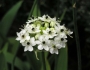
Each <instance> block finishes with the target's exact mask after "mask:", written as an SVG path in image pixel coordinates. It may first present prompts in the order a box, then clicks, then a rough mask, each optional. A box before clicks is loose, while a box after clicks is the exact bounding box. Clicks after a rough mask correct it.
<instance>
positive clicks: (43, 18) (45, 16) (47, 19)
mask: <svg viewBox="0 0 90 70" xmlns="http://www.w3.org/2000/svg"><path fill="white" fill-rule="evenodd" d="M38 19H40V20H42V21H46V22H50V21H51V17H49V16H48V15H43V16H42V17H38Z"/></svg>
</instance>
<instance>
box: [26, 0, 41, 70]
mask: <svg viewBox="0 0 90 70" xmlns="http://www.w3.org/2000/svg"><path fill="white" fill-rule="evenodd" d="M32 15H33V16H41V13H40V9H39V7H38V2H37V0H35V1H34V4H33V6H32V9H31V11H30V14H29V17H30V16H32ZM26 56H27V59H28V61H29V63H30V65H31V67H32V69H33V70H40V69H41V60H42V58H41V53H38V58H39V60H37V59H36V56H35V53H34V52H26Z"/></svg>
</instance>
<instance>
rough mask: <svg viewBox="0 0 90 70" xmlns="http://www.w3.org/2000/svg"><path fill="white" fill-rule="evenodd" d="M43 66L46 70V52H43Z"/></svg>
mask: <svg viewBox="0 0 90 70" xmlns="http://www.w3.org/2000/svg"><path fill="white" fill-rule="evenodd" d="M42 64H43V70H46V63H45V53H44V52H42Z"/></svg>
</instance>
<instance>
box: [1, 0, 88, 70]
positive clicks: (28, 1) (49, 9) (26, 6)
mask: <svg viewBox="0 0 90 70" xmlns="http://www.w3.org/2000/svg"><path fill="white" fill-rule="evenodd" d="M18 1H19V0H0V20H1V19H2V17H3V16H4V15H5V13H6V12H7V11H8V10H9V9H10V8H11V7H12V6H13V5H14V4H16V3H17V2H18ZM33 2H34V0H24V2H23V4H22V6H21V7H20V9H19V11H18V13H17V15H16V18H15V19H14V21H13V24H12V26H11V28H10V30H9V32H8V35H7V37H11V36H16V32H18V31H19V28H20V27H21V25H22V24H25V22H26V20H27V18H28V15H29V13H30V10H31V7H32V5H33ZM76 4H77V9H76V11H77V17H76V19H77V25H78V33H79V39H80V50H81V60H82V70H90V1H89V0H78V1H77V2H76ZM39 6H40V10H41V13H42V15H43V14H48V15H50V16H51V17H54V16H55V15H56V14H57V13H58V16H57V17H60V16H61V15H62V13H63V10H64V9H65V8H67V11H66V14H65V16H64V19H63V20H62V23H61V24H65V25H66V26H67V27H68V28H69V29H71V30H72V31H74V24H73V10H72V0H39ZM20 51H21V53H23V49H20ZM21 53H19V54H18V55H17V56H19V57H20V58H21V57H22V56H21ZM21 59H22V58H21ZM77 66H78V65H77V49H76V42H75V35H74V34H73V38H70V37H69V38H68V70H77Z"/></svg>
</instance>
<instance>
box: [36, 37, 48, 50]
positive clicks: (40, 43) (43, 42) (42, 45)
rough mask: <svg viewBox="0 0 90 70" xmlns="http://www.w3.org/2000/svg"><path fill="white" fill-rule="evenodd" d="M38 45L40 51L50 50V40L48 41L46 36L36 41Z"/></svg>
mask: <svg viewBox="0 0 90 70" xmlns="http://www.w3.org/2000/svg"><path fill="white" fill-rule="evenodd" d="M36 42H37V44H38V49H39V50H43V49H44V50H46V51H48V50H49V44H50V43H49V42H50V41H49V40H48V37H45V36H40V37H39V40H37V41H36Z"/></svg>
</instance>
